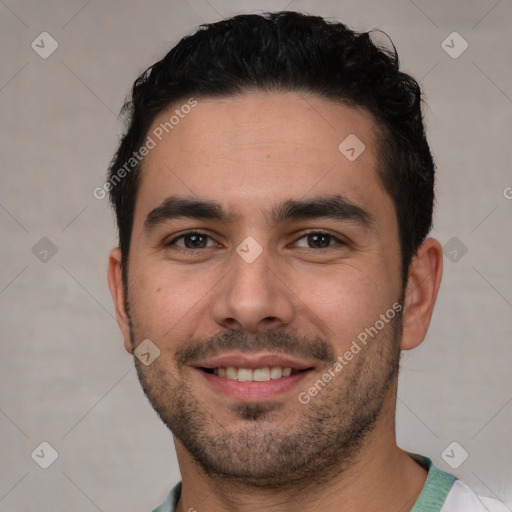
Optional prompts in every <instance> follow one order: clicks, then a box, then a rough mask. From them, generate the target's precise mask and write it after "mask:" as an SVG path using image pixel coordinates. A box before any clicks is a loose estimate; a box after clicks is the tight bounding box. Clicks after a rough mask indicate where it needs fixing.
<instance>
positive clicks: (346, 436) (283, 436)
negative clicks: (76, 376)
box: [130, 315, 402, 489]
mask: <svg viewBox="0 0 512 512" xmlns="http://www.w3.org/2000/svg"><path fill="white" fill-rule="evenodd" d="M130 323H131V322H130ZM401 333H402V318H401V315H398V316H397V317H395V318H394V319H393V320H391V321H390V322H389V324H387V325H386V326H385V328H384V329H383V330H382V331H380V332H379V334H378V335H377V336H375V338H374V339H372V340H370V341H369V342H368V346H365V347H362V350H361V352H360V353H358V354H356V355H355V356H354V359H353V360H352V361H350V362H349V363H348V364H347V365H346V366H345V367H344V368H343V370H342V371H341V372H340V374H339V375H337V376H336V377H335V378H334V379H333V380H332V381H331V382H329V383H328V384H327V385H326V386H325V387H324V388H323V389H321V391H320V392H319V393H318V395H317V396H315V397H313V398H312V399H311V401H310V402H309V403H308V404H304V405H303V404H300V403H299V401H298V400H297V402H296V404H294V412H293V414H292V418H293V421H291V422H290V421H288V422H287V416H286V415H285V414H284V413H283V408H284V406H285V405H289V404H285V403H284V402H280V401H279V400H277V401H271V402H259V403H236V404H234V403H231V405H227V407H228V409H230V414H229V416H230V417H234V418H237V420H236V424H235V423H234V424H233V425H231V426H229V425H225V424H224V425H221V424H220V422H219V421H218V419H217V417H216V415H215V411H212V410H210V409H205V406H204V405H203V404H201V402H199V401H198V400H197V398H196V397H195V395H194V393H193V389H192V387H191V386H190V385H189V383H187V381H186V379H184V378H182V372H181V369H180V368H178V371H177V372H176V371H175V370H173V372H174V373H175V374H174V375H173V374H172V372H171V371H169V370H168V368H169V363H171V362H172V361H168V360H167V364H166V359H165V358H164V357H162V356H161V357H159V358H158V359H156V360H155V361H154V362H153V363H152V365H151V366H149V367H145V366H144V365H142V364H141V363H140V362H139V361H138V360H137V358H134V360H135V366H136V369H137V374H138V377H139V380H140V383H141V386H142V389H143V390H144V393H145V394H146V396H147V398H148V399H149V401H150V403H151V405H152V406H153V408H154V409H155V411H156V412H157V414H158V415H159V416H160V418H161V419H162V421H163V422H164V423H165V424H166V425H167V427H168V428H169V429H170V430H171V431H172V433H173V434H174V436H175V437H176V439H178V440H179V442H180V443H181V444H182V445H183V447H184V448H185V449H186V450H187V451H188V452H189V453H190V454H191V455H192V457H193V458H194V459H195V460H196V461H197V463H198V464H199V465H200V466H201V468H202V469H203V471H204V472H205V473H206V474H208V475H210V476H212V477H218V478H221V479H223V478H225V479H227V480H229V481H230V482H231V483H238V484H240V485H245V486H252V487H259V488H268V489H270V488H276V487H279V488H281V489H284V488H292V487H295V486H297V485H304V486H310V485H312V484H314V483H320V482H323V481H328V480H329V479H331V478H333V477H334V476H336V475H337V474H339V473H341V472H343V471H344V470H345V469H347V468H348V467H350V466H351V465H352V464H353V462H354V460H355V459H356V457H357V455H358V453H359V451H360V450H361V448H362V446H363V445H364V441H365V439H366V438H367V436H368V434H370V433H371V432H372V431H373V430H374V429H375V427H376V424H377V420H378V418H379V415H380V414H381V412H384V411H383V404H384V403H385V401H386V399H387V398H388V397H389V395H390V392H393V390H394V389H396V381H397V377H398V368H399V361H400V353H401V351H400V339H401ZM274 334H275V333H274ZM132 338H133V339H132V342H133V340H135V339H138V338H137V337H136V333H135V329H133V326H132ZM228 339H229V338H228ZM257 339H259V338H257ZM262 339H263V338H262ZM273 339H274V340H276V339H278V338H276V336H273ZM287 340H289V336H287ZM312 344H314V343H313V342H312ZM289 346H291V347H293V345H289ZM258 347H259V348H262V347H263V342H262V343H261V344H258ZM292 352H293V350H292ZM162 355H163V354H162ZM334 362H335V359H334V360H332V361H330V362H329V363H325V369H326V371H327V369H328V368H329V367H331V366H332V364H333V363H334ZM176 373H177V375H176ZM321 375H322V374H319V375H318V378H321ZM298 391H304V389H300V390H298ZM393 399H394V397H393ZM289 417H290V415H288V418H289Z"/></svg>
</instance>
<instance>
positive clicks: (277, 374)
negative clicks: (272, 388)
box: [270, 366, 283, 379]
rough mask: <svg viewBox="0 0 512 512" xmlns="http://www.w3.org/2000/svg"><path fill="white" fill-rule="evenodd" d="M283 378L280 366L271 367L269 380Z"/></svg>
mask: <svg viewBox="0 0 512 512" xmlns="http://www.w3.org/2000/svg"><path fill="white" fill-rule="evenodd" d="M282 376H283V369H282V368H281V367H280V366H272V368H270V378H271V379H280V378H281V377H282Z"/></svg>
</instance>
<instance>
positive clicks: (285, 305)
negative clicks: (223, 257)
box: [212, 251, 294, 333]
mask: <svg viewBox="0 0 512 512" xmlns="http://www.w3.org/2000/svg"><path fill="white" fill-rule="evenodd" d="M230 265H231V266H230V270H229V272H228V273H227V274H226V276H225V277H224V279H223V280H222V281H221V282H220V283H219V285H218V287H217V289H216V294H215V296H214V299H213V302H212V314H213V318H214V321H215V322H216V323H217V324H218V325H221V326H222V327H224V328H228V329H231V330H243V331H245V332H251V333H256V332H259V331H264V330H267V329H271V328H273V329H278V328H282V327H285V326H286V325H289V324H290V322H291V321H292V318H293V314H294V305H293V302H292V300H291V299H292V297H293V293H292V291H291V289H290V288H289V285H287V284H285V281H284V279H283V277H282V276H280V275H279V270H278V268H277V266H276V265H275V264H274V265H273V264H272V262H271V261H270V259H269V257H268V256H267V255H266V254H265V251H263V253H262V254H261V255H260V256H259V257H258V258H257V259H256V260H255V261H253V262H251V263H248V262H246V261H244V259H243V258H241V257H240V256H239V255H238V254H237V253H233V255H232V256H231V259H230Z"/></svg>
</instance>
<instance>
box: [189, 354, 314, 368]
mask: <svg viewBox="0 0 512 512" xmlns="http://www.w3.org/2000/svg"><path fill="white" fill-rule="evenodd" d="M194 366H195V367H196V368H209V369H214V368H227V367H228V366H232V367H234V368H249V369H252V370H254V369H256V368H264V367H265V366H269V367H272V366H281V367H282V368H292V369H293V370H306V369H308V368H312V367H313V365H312V364H309V363H307V362H305V361H304V360H301V359H299V358H296V357H293V356H289V355H286V354H272V353H260V354H242V353H240V352H228V353H225V354H219V355H217V356H214V357H211V358H208V359H203V360H199V361H196V362H195V363H194Z"/></svg>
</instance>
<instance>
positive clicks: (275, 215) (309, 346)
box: [125, 93, 402, 486]
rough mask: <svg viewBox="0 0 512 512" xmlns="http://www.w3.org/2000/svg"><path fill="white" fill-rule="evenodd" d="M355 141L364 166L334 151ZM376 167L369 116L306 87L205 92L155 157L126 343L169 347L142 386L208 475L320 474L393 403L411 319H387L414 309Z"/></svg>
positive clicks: (278, 479)
mask: <svg viewBox="0 0 512 512" xmlns="http://www.w3.org/2000/svg"><path fill="white" fill-rule="evenodd" d="M184 103H185V102H184ZM179 107H180V105H173V107H172V109H169V110H168V111H165V112H162V113H161V114H160V115H159V116H158V117H157V118H156V119H155V122H154V124H153V127H152V128H151V129H150V131H149V134H151V132H152V130H154V129H155V128H156V127H158V126H159V125H160V123H163V122H166V121H168V120H169V118H170V116H171V115H172V114H173V112H174V110H175V109H176V108H179ZM350 134H354V135H355V136H357V138H358V139H360V141H361V142H362V143H363V144H364V145H365V150H364V151H363V152H362V153H361V154H360V155H359V156H358V157H357V158H356V159H355V160H353V159H352V158H350V159H349V158H347V155H348V156H350V157H352V151H351V150H350V147H349V148H348V150H347V148H344V147H343V146H342V149H343V151H344V152H342V151H341V150H339V149H338V146H339V145H340V143H341V142H342V141H344V140H345V139H346V138H347V137H348V136H349V135H350ZM350 140H351V139H349V141H350ZM352 140H354V139H352ZM356 151H357V148H356ZM379 164H380V160H379V155H378V152H377V148H376V126H375V124H374V121H373V120H372V118H371V116H370V115H369V114H368V113H367V112H365V111H363V110H359V109H354V108H352V107H348V106H345V105H341V104H339V103H333V102H330V101H327V100H325V99H320V98H317V97H314V96H307V97H303V96H301V95H300V94H298V93H286V94H285V93H273V94H263V93H248V94H246V95H244V96H242V97H236V98H235V97H229V98H224V99H201V98H199V99H198V104H197V106H196V107H195V108H193V109H192V111H191V112H190V113H189V114H188V115H187V116H185V117H184V118H183V119H180V122H179V124H177V125H176V126H175V127H174V128H173V129H172V131H171V132H170V133H169V134H168V135H166V136H165V137H163V139H162V141H159V142H158V143H157V145H156V147H155V148H154V149H152V150H151V151H150V153H149V154H148V156H147V157H146V159H145V161H144V165H143V170H142V173H141V181H140V187H139V192H138V196H137V202H136V208H135V217H134V225H133V232H132V240H131V247H130V257H129V273H128V292H127V299H128V302H129V306H130V309H129V312H130V318H131V339H125V344H126V346H127V348H128V349H130V350H131V348H132V346H131V345H132V344H134V346H137V345H138V344H139V343H141V342H142V341H143V340H144V339H150V340H151V341H152V343H154V344H155V345H156V346H157V347H158V348H159V350H160V356H159V357H158V358H157V359H156V360H155V361H154V362H153V363H152V364H151V365H149V366H145V365H143V364H141V363H140V362H139V361H138V360H136V363H137V370H138V373H139V378H140V380H141V383H142V385H143V387H144V390H145V392H146V394H147V395H148V397H149V399H150V401H151V402H152V404H153V406H154V407H155V409H156V410H157V411H158V413H159V414H160V416H161V417H162V419H163V420H164V421H165V422H166V423H167V425H168V426H169V427H170V428H171V430H173V432H174V434H175V437H176V439H177V448H178V450H183V449H184V448H185V449H186V450H187V451H188V452H189V453H190V454H191V455H192V456H193V457H194V458H195V460H196V461H197V462H199V464H200V465H201V467H202V468H203V469H204V470H206V471H207V472H210V473H216V474H222V475H228V476H230V477H232V478H238V479H240V480H242V481H245V482H249V483H252V484H255V485H266V486H268V485H284V484H286V483H290V482H293V481H299V480H300V479H304V478H306V477H310V476H311V474H312V472H314V471H318V470H319V469H320V468H321V469H322V471H323V472H324V473H325V472H326V471H327V470H328V468H329V467H338V468H339V467H341V466H342V465H343V461H347V460H349V458H350V457H352V456H354V454H355V453H356V452H357V448H358V447H359V445H360V444H361V440H362V439H363V438H364V436H365V435H367V434H368V433H369V432H371V431H372V430H373V431H375V430H376V429H375V427H376V426H378V424H379V421H380V420H381V419H382V415H381V416H379V413H380V412H381V410H382V411H384V410H385V411H388V412H389V410H390V409H392V408H393V394H394V385H395V377H396V369H397V366H398V359H399V354H400V339H399V338H400V327H401V324H400V319H399V316H400V315H397V316H396V318H394V320H389V315H388V316H387V317H386V318H387V319H388V321H386V322H382V320H381V321H380V323H377V322H378V321H379V319H381V318H382V317H381V315H386V312H388V311H389V310H390V308H392V305H393V304H395V303H396V302H397V301H399V300H400V299H401V297H402V283H401V280H400V276H401V269H400V247H399V241H398V226H397V221H396V215H395V211H394V207H393V203H392V200H391V199H390V197H389V196H388V194H387V193H386V192H385V190H384V189H383V187H382V185H381V182H380V180H379V178H378V176H377V167H378V165H379ZM171 197H173V198H174V199H173V200H169V198H171ZM178 198H179V199H181V200H185V201H193V202H208V203H215V205H216V207H209V208H205V207H202V208H199V205H197V204H196V205H193V204H187V203H186V202H185V201H183V202H181V203H180V202H179V201H177V200H176V199H178ZM166 201H167V203H166ZM179 206H183V207H184V208H179ZM203 206H204V205H203ZM382 324H383V327H381V328H377V329H375V326H376V325H377V326H378V327H380V326H381V325H382ZM370 328H373V329H374V330H373V331H372V330H371V329H370ZM365 329H370V331H371V332H372V333H373V334H374V337H371V336H367V343H366V345H364V344H363V343H361V341H360V340H361V339H362V338H364V336H363V337H361V336H360V337H359V341H358V345H359V347H360V351H358V352H357V353H356V354H355V355H353V358H351V359H350V360H348V358H347V357H345V356H344V354H345V353H346V352H347V351H349V350H350V348H351V347H352V346H353V342H354V341H357V340H358V335H360V334H361V333H362V332H368V331H365ZM375 330H376V331H378V332H377V333H375ZM353 352H355V350H353ZM338 356H341V357H342V359H343V361H344V365H343V369H342V370H338V371H337V370H336V369H335V368H333V365H334V364H335V363H336V361H337V360H338V359H337V358H338ZM219 368H220V369H219ZM226 368H229V369H228V370H226ZM240 368H242V370H240ZM289 368H291V369H292V372H291V375H289V372H290V370H289ZM329 368H330V369H331V372H332V374H334V375H335V377H332V376H331V380H330V382H328V383H326V384H325V386H320V385H317V391H318V392H317V393H316V394H315V393H314V392H312V393H308V390H309V389H310V388H311V387H312V386H314V385H315V383H316V382H317V381H318V380H319V379H322V376H323V375H324V374H325V373H326V371H328V369H329ZM336 368H339V367H336ZM283 369H284V370H283ZM324 382H325V379H324ZM304 392H306V393H307V395H308V396H309V397H310V400H305V399H304V397H305V395H304ZM300 393H302V395H300ZM299 396H302V397H303V399H302V400H299ZM306 401H307V403H303V402H306ZM377 430H378V429H377Z"/></svg>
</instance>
